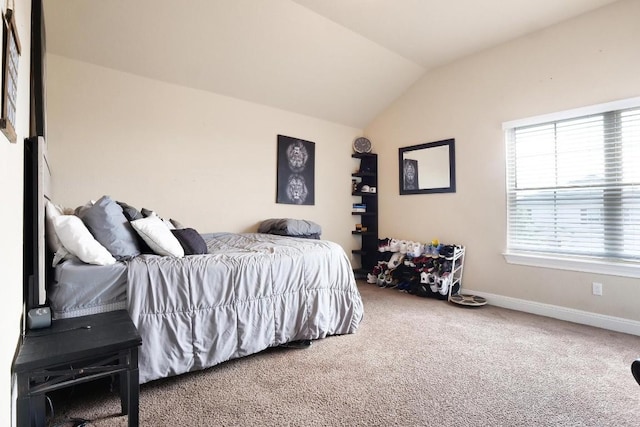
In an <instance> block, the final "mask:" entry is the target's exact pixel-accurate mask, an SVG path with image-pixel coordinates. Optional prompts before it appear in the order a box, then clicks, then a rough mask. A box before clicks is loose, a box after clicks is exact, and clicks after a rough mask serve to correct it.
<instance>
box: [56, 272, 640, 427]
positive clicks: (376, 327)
mask: <svg viewBox="0 0 640 427" xmlns="http://www.w3.org/2000/svg"><path fill="white" fill-rule="evenodd" d="M359 287H360V291H361V293H362V297H363V299H364V304H365V318H364V321H363V323H362V324H361V326H360V328H359V329H358V331H357V332H356V333H355V334H353V335H345V336H338V337H329V338H327V339H324V340H319V341H316V342H314V343H313V345H312V346H311V347H310V348H308V349H304V350H294V349H281V348H276V349H270V350H268V351H265V352H263V353H260V354H257V355H254V356H250V357H247V358H244V359H239V360H234V361H230V362H227V363H224V364H222V365H218V366H216V367H214V368H211V369H208V370H206V371H202V372H196V373H191V374H186V375H182V376H179V377H175V378H169V379H163V380H158V381H154V382H152V383H149V384H144V385H142V386H141V391H140V425H142V426H232V425H240V426H270V425H272V426H281V425H291V426H327V425H344V426H352V425H363V426H364V425H367V426H375V425H379V426H391V425H398V426H599V427H604V426H616V427H619V426H638V425H640V387H639V386H638V384H637V383H636V382H635V381H634V379H633V376H632V375H631V371H630V366H631V362H632V361H633V360H634V359H635V358H636V357H638V356H640V338H639V337H636V336H632V335H625V334H621V333H616V332H610V331H606V330H602V329H597V328H592V327H588V326H582V325H576V324H572V323H567V322H562V321H558V320H553V319H548V318H544V317H539V316H535V315H530V314H525V313H519V312H516V311H511V310H506V309H502V308H497V307H492V306H485V307H481V308H464V307H459V306H454V305H452V304H449V303H447V302H445V301H438V300H433V299H423V298H419V297H416V296H412V295H408V294H405V293H401V292H398V291H395V290H392V289H381V288H378V287H376V286H374V285H368V284H366V283H361V284H360V286H359ZM52 400H53V404H54V409H55V411H56V421H60V420H61V419H63V418H64V417H85V418H89V419H92V420H94V421H93V422H92V423H91V424H90V425H96V426H125V425H126V417H123V416H118V413H119V399H118V396H117V395H116V394H114V393H111V392H110V391H109V389H108V385H107V384H106V383H96V384H95V385H93V386H92V389H88V387H86V386H85V387H77V388H76V389H75V390H73V392H72V393H70V392H69V391H68V390H67V391H61V392H59V393H58V394H56V395H54V396H53V399H52ZM63 425H71V424H63Z"/></svg>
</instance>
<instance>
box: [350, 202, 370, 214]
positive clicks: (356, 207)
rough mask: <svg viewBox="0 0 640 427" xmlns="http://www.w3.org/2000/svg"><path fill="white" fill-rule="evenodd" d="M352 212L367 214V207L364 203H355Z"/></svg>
mask: <svg viewBox="0 0 640 427" xmlns="http://www.w3.org/2000/svg"><path fill="white" fill-rule="evenodd" d="M352 210H353V212H358V213H361V212H366V211H367V205H365V204H364V203H354V204H353V208H352Z"/></svg>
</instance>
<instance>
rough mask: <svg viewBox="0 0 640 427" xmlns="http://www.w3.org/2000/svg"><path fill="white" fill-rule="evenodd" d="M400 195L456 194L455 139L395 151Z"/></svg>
mask: <svg viewBox="0 0 640 427" xmlns="http://www.w3.org/2000/svg"><path fill="white" fill-rule="evenodd" d="M399 160H400V161H399V165H398V168H399V172H400V194H429V193H455V192H456V159H455V139H453V138H452V139H445V140H442V141H436V142H429V143H426V144H419V145H412V146H410V147H401V148H400V149H399Z"/></svg>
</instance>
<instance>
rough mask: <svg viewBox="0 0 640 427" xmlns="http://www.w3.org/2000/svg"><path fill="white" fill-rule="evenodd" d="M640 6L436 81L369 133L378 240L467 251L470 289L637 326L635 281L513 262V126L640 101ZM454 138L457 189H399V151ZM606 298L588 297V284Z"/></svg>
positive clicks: (475, 60)
mask: <svg viewBox="0 0 640 427" xmlns="http://www.w3.org/2000/svg"><path fill="white" fill-rule="evenodd" d="M639 17H640V1H637V0H629V1H622V2H617V3H614V4H613V5H611V6H608V7H606V8H603V9H600V10H598V11H595V12H592V13H589V14H587V15H583V16H581V17H578V18H576V19H573V20H571V21H568V22H565V23H563V24H561V25H558V26H554V27H551V28H548V29H547V30H544V31H541V32H538V33H535V34H533V35H530V36H527V37H524V38H521V39H518V40H516V41H513V42H511V43H508V44H505V45H502V46H500V47H497V48H494V49H491V50H488V51H485V52H483V53H480V54H477V55H474V56H471V57H468V58H466V59H463V60H460V61H457V62H455V63H452V64H450V65H448V66H444V67H441V68H438V69H436V70H433V71H431V72H429V73H427V74H426V75H425V76H424V77H423V78H422V79H421V80H420V81H419V82H418V83H416V84H415V85H414V86H413V87H412V88H411V89H410V90H409V91H408V92H407V93H406V94H405V95H404V96H402V97H401V98H400V99H399V100H397V101H396V102H395V103H394V104H393V105H391V106H390V107H389V108H388V109H387V110H386V111H385V112H384V113H383V114H382V115H380V116H379V117H378V118H377V119H376V120H374V122H372V123H371V124H370V125H369V126H368V127H367V128H366V129H365V133H366V135H367V136H368V137H370V139H371V140H372V143H373V144H374V145H375V146H376V147H378V149H379V154H380V170H381V173H380V182H379V193H380V218H381V233H380V234H381V236H389V237H396V238H402V239H413V240H422V241H427V240H431V239H432V238H436V237H437V238H439V239H440V240H441V241H445V242H455V243H461V244H464V245H466V246H467V248H468V255H467V262H466V264H465V272H464V287H465V288H468V289H472V290H476V291H479V292H486V293H490V294H496V295H502V296H506V297H512V298H517V299H523V300H529V301H534V302H538V303H543V304H551V305H557V306H562V307H567V308H571V309H576V310H584V311H587V312H593V313H599V314H604V315H609V316H617V317H621V318H625V319H632V320H636V321H638V320H640V310H638V301H640V286H639V283H638V279H628V278H620V277H615V276H603V275H595V274H587V273H577V272H569V271H563V270H552V269H544V268H533V267H524V266H515V265H509V264H507V263H506V262H505V260H504V258H503V256H502V253H503V252H504V251H505V249H506V214H505V210H506V208H505V144H504V138H503V132H502V128H501V125H502V123H503V122H504V121H508V120H513V119H519V118H525V117H529V116H534V115H539V114H544V113H551V112H555V111H560V110H565V109H570V108H575V107H582V106H587V105H591V104H597V103H602V102H607V101H612V100H617V99H623V98H629V97H635V96H638V95H640V49H639V48H638V40H640V25H638V18H639ZM447 138H455V139H456V164H457V192H456V193H455V194H441V195H406V196H399V192H398V148H399V147H403V146H409V145H414V144H420V143H425V142H431V141H438V140H442V139H447ZM592 281H598V282H602V283H603V284H604V295H603V296H602V297H594V296H592V295H591V282H592Z"/></svg>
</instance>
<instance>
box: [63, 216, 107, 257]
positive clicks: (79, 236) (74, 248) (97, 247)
mask: <svg viewBox="0 0 640 427" xmlns="http://www.w3.org/2000/svg"><path fill="white" fill-rule="evenodd" d="M53 226H54V228H55V230H56V235H57V236H58V238H59V239H60V243H62V246H64V248H65V249H66V250H67V251H69V252H70V253H71V254H73V255H75V256H77V257H78V258H80V260H81V261H82V262H85V263H87V264H96V265H110V264H115V262H116V259H115V258H114V257H113V256H112V255H111V254H110V253H109V251H108V250H107V249H106V248H105V247H104V246H102V245H101V244H100V243H98V241H97V240H96V239H94V238H93V236H92V235H91V233H90V232H89V230H88V229H87V227H86V226H85V225H84V223H83V222H82V220H81V219H80V218H78V217H77V216H75V215H59V216H57V217H55V218H53Z"/></svg>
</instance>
